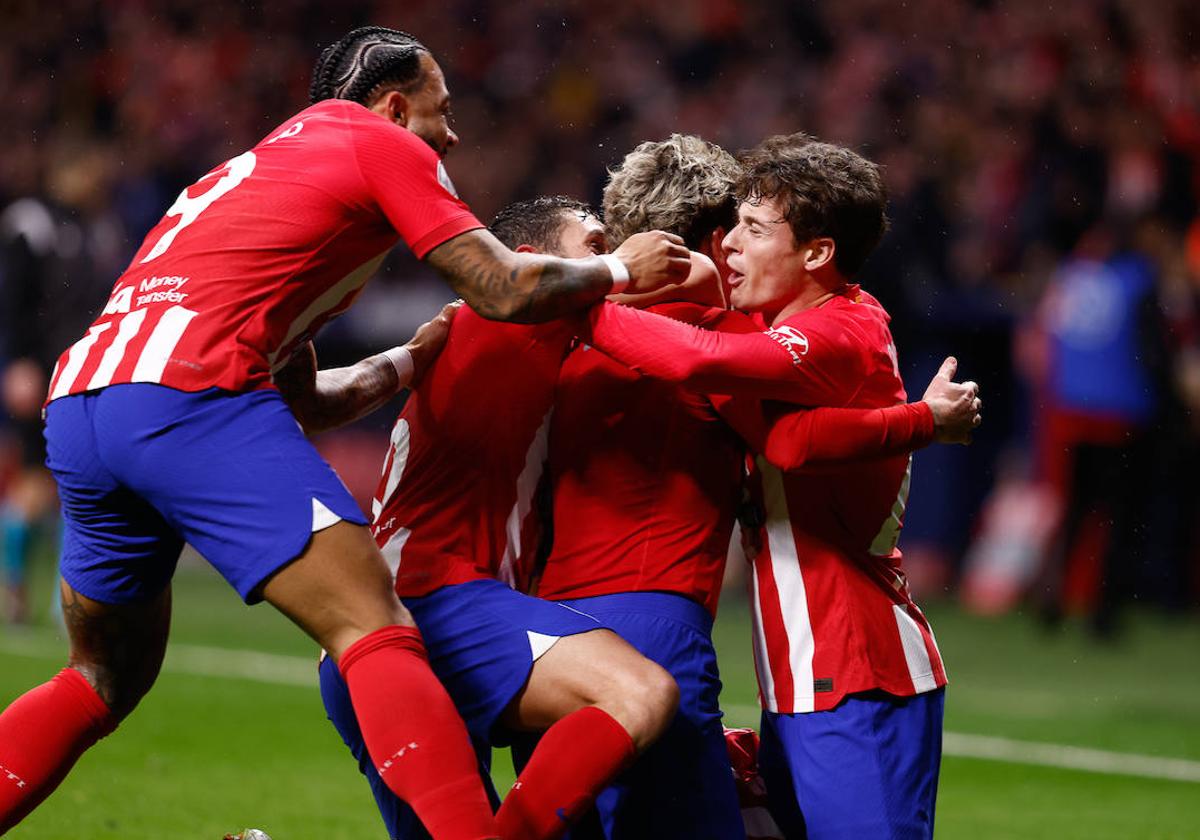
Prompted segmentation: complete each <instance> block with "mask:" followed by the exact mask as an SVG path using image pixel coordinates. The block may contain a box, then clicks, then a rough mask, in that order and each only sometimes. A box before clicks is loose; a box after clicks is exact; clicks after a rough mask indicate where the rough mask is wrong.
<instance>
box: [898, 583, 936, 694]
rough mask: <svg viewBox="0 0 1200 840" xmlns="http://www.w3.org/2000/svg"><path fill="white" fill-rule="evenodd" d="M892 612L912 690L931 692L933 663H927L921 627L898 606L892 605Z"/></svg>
mask: <svg viewBox="0 0 1200 840" xmlns="http://www.w3.org/2000/svg"><path fill="white" fill-rule="evenodd" d="M892 612H894V613H895V614H896V627H897V629H899V631H900V643H901V644H902V645H903V646H904V659H905V661H906V662H907V663H908V675H909V676H910V677H912V681H913V689H914V690H915V691H916V692H917V693H918V694H922V693H924V692H926V691H933V690H934V689H935V688H937V680H936V679H935V678H934V676H933V663H932V662H930V661H929V651H928V650H926V649H925V636H924V634H922V633H921V625H919V624H917V622H916V621H915V620H914V619H913V617H912V616H911V615H909V614H908V611H907V610H906V609H904V607H902V606H901V605H899V604H893V605H892Z"/></svg>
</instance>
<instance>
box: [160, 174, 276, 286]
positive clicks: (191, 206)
mask: <svg viewBox="0 0 1200 840" xmlns="http://www.w3.org/2000/svg"><path fill="white" fill-rule="evenodd" d="M256 163H258V159H257V158H256V157H255V156H254V152H245V153H243V154H240V155H238V156H237V157H235V158H233V159H231V160H230V161H229V162H227V163H226V164H225V174H224V175H222V176H221V178H220V180H218V181H217V182H216V183H215V184H213V185H212V188H211V189H209V190H207V191H206V192H203V193H201V194H200V195H198V196H196V197H194V198H193V197H192V196H189V195H188V191H187V190H184V191H183V192H181V193H180V194H179V198H177V199H175V203H174V204H172V205H171V207H170V209H169V210H167V213H166V215H167V216H178V217H179V223H178V224H177V225H175V227H173V228H171V229H170V230H168V231H167V232H166V233H164V234H163V235H162V238H161V239H159V240H158V242H156V243H154V247H153V248H151V249H150V253H148V254H146V256H144V257H142V263H143V264H144V263H148V262H150V260H152V259H154V258H155V257H160V256H162V255H163V253H165V252H166V250H167V249H168V248H170V247H171V243H172V242H174V241H175V237H176V236H178V235H179V232H180V231H181V230H183V229H184V228H185V227H187V226H188V225H190V224H191V223H192V222H194V221H196V219H198V218H199V217H200V214H201V213H203V212H204V211H205V210H207V209H208V208H209V206H210V205H211V204H212V203H213V202H214V201H216V200H217V199H218V198H220V197H221V196H223V195H225V193H227V192H229V191H230V190H232V189H233V188H234V187H236V186H237V185H238V184H240V183H242V181H244V180H246V178H248V177H249V176H250V173H251V172H253V171H254V165H255V164H256ZM201 180H203V179H201Z"/></svg>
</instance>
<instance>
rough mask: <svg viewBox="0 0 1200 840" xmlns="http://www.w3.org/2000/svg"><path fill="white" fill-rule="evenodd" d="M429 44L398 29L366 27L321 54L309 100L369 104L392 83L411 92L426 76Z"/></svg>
mask: <svg viewBox="0 0 1200 840" xmlns="http://www.w3.org/2000/svg"><path fill="white" fill-rule="evenodd" d="M422 52H429V50H428V49H426V47H425V45H424V44H422V43H421V42H420V41H418V40H417V39H416V38H414V37H413V36H412V35H409V34H408V33H407V32H401V31H399V30H398V29H388V28H387V27H385V26H364V27H361V28H359V29H355V30H354V31H353V32H350V33H349V34H347V35H346V36H345V37H343V38H342V39H341V40H339V41H337V42H336V43H334V44H331V45H329V46H328V47H326V48H325V49H324V50H322V51H321V56H320V58H318V59H317V63H316V65H315V66H314V67H313V75H312V83H311V85H310V86H309V90H308V98H309V100H310V101H311V102H312V103H313V104H315V103H317V102H321V101H323V100H326V99H348V100H350V101H351V102H357V103H358V104H360V105H366V104H367V100H368V98H369V97H370V95H371V93H372V92H374V91H375V90H376V89H377V88H378V87H379V86H380V85H382V84H386V83H391V84H396V85H398V86H400V88H401V90H402V92H404V93H410V92H411V91H412V89H413V88H415V87H416V86H417V84H418V83H419V82H420V80H421V77H422V72H421V53H422Z"/></svg>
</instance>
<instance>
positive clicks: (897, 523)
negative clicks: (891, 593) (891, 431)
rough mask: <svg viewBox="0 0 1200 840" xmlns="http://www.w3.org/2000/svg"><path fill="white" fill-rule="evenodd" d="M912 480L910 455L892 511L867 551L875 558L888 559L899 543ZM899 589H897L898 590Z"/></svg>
mask: <svg viewBox="0 0 1200 840" xmlns="http://www.w3.org/2000/svg"><path fill="white" fill-rule="evenodd" d="M911 480H912V455H909V456H908V466H907V467H905V469H904V480H903V481H901V482H900V492H899V493H897V494H896V501H895V502H894V503H893V504H892V511H891V513H890V514H889V515H888V518H887V519H885V520H884V522H883V525H882V526H880V528H879V533H878V534H876V535H875V539H873V540H871V547H870V548H869V549H867V550H868V551H870V552H871V553H872V554H874V555H875V556H876V557H890V556H891V554H892V552H893V551H895V550H896V543H897V542H899V541H900V528H901V527H902V526H903V525H904V510H905V508H907V507H908V486H909V484H910V482H911ZM899 588H900V587H897V589H899Z"/></svg>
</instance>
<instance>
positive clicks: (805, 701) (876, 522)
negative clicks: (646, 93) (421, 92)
mask: <svg viewBox="0 0 1200 840" xmlns="http://www.w3.org/2000/svg"><path fill="white" fill-rule="evenodd" d="M590 320H591V325H592V342H593V344H594V345H595V346H596V347H598V348H599V349H601V350H603V351H604V352H605V353H608V354H609V355H612V356H614V357H615V358H617V359H618V360H620V361H622V362H623V363H625V364H627V365H630V366H632V367H635V368H637V369H638V370H640V371H642V372H645V373H647V374H648V375H652V376H656V377H659V378H665V379H667V380H669V381H673V382H679V383H682V384H685V385H687V386H688V387H696V388H700V389H703V390H706V391H710V392H713V393H720V394H732V395H734V396H735V397H741V398H769V399H777V400H784V401H787V402H790V403H796V404H800V405H810V406H815V405H824V406H850V407H859V408H872V407H874V408H878V407H883V406H890V405H896V404H898V403H901V402H903V401H904V400H905V394H904V387H903V385H902V383H901V381H900V376H899V372H898V370H897V365H896V349H895V346H894V344H893V341H892V336H891V333H890V331H889V329H888V320H889V318H888V315H887V313H886V312H885V311H884V310H883V308H882V307H881V306H880V305H879V303H878V301H876V300H875V299H874V298H872V297H871V296H870V295H868V294H866V293H864V292H862V291H861V290H860V289H859V288H858V287H856V286H851V287H848V288H847V289H846V290H845V291H843V292H842V293H840V294H838V295H835V296H834V297H833V298H831V299H830V300H828V301H827V302H825V303H824V304H823V305H821V306H818V307H814V308H811V309H808V310H805V311H803V312H800V313H797V314H796V315H793V316H791V317H790V318H788V319H786V320H785V321H784V322H783V323H782V324H778V325H775V326H774V327H772V328H771V329H769V330H767V331H766V332H756V333H740V334H731V333H726V332H706V331H704V330H698V329H695V328H694V327H691V326H688V325H686V324H680V323H678V322H675V321H671V320H670V319H666V318H657V317H655V316H653V315H650V314H647V313H641V312H636V311H634V310H630V309H627V308H624V307H612V306H606V307H598V308H597V309H596V310H593V313H592V315H591V318H590ZM725 326H726V325H724V324H723V325H722V329H725ZM910 464H911V457H910V456H908V455H899V456H892V457H888V458H883V459H878V460H874V461H866V462H857V463H851V464H845V465H841V466H833V465H830V466H827V467H825V468H823V469H822V470H820V471H819V472H814V473H804V472H789V473H784V472H781V471H779V470H778V469H776V468H775V467H772V466H770V465H769V464H767V463H766V461H765V460H764V459H762V458H758V459H756V467H755V469H754V471H753V475H752V481H751V488H752V489H751V493H752V498H753V499H754V500H755V501H756V502H758V506H759V507H760V508H761V510H762V511H763V512H764V514H765V516H764V522H763V524H762V526H761V527H755V528H752V529H747V530H748V533H746V534H745V546H746V551H747V556H748V558H749V559H750V561H751V565H752V573H751V575H750V579H749V586H750V589H751V596H752V603H753V615H754V647H755V662H756V665H757V670H758V676H759V689H760V694H761V699H762V702H763V706H764V708H766V709H767V710H768V711H772V712H784V713H792V712H810V711H820V710H824V709H831V708H833V707H834V706H836V705H837V704H838V702H839V701H840V700H841V699H842V697H844V696H845V695H847V694H851V693H854V692H861V691H868V690H872V689H882V690H884V691H887V692H889V693H892V694H896V695H900V696H907V695H912V694H918V693H922V692H926V691H931V690H933V689H935V688H937V687H939V686H941V685H944V684H945V682H946V674H945V669H944V667H943V665H942V660H941V656H940V654H939V653H938V649H937V644H936V643H935V641H934V638H933V634H932V632H931V631H930V629H929V623H928V621H926V619H925V617H924V615H923V614H922V613H921V611H920V609H918V607H917V605H916V604H915V603H914V602H913V600H912V598H911V596H910V595H909V592H908V587H907V585H906V583H905V580H904V576H903V574H902V573H901V571H900V560H901V555H900V552H899V551H898V550H897V549H896V541H897V539H898V538H899V535H900V529H901V525H902V521H903V516H904V508H905V504H906V501H907V498H908V486H909V470H910Z"/></svg>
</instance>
